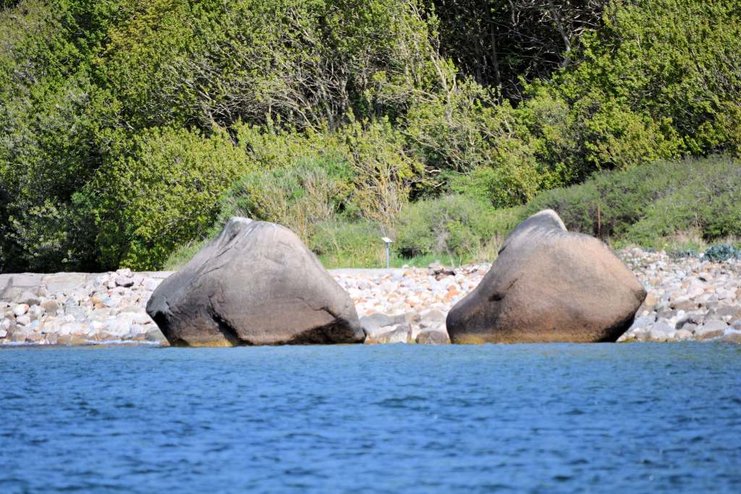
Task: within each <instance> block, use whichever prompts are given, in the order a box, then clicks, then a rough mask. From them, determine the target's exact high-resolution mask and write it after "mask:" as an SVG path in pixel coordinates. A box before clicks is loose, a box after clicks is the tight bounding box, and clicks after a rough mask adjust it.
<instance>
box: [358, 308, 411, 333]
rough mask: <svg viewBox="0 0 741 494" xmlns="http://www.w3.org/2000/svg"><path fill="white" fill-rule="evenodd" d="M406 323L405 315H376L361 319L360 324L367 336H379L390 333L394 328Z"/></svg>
mask: <svg viewBox="0 0 741 494" xmlns="http://www.w3.org/2000/svg"><path fill="white" fill-rule="evenodd" d="M405 322H406V316H405V315H404V314H396V315H388V314H381V313H374V314H370V315H367V316H365V317H361V318H360V324H361V326H362V327H363V330H364V331H365V334H366V336H378V335H381V334H383V333H387V332H389V331H390V328H391V327H392V326H396V325H398V324H403V323H405Z"/></svg>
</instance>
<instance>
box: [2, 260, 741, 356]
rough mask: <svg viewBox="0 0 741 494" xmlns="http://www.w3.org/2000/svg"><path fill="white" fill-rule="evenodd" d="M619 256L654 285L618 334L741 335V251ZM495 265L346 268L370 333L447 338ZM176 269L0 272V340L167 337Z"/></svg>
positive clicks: (404, 339)
mask: <svg viewBox="0 0 741 494" xmlns="http://www.w3.org/2000/svg"><path fill="white" fill-rule="evenodd" d="M617 254H618V256H619V257H620V258H621V259H622V260H623V261H624V262H625V263H626V264H627V265H628V266H629V267H630V268H631V269H632V270H633V272H634V273H635V274H636V276H637V277H638V279H639V280H640V281H641V283H642V284H643V286H644V287H645V288H646V291H647V292H648V296H647V297H646V300H645V302H644V304H643V305H642V306H641V308H640V309H639V310H638V313H637V314H636V319H635V322H634V324H633V326H632V327H631V328H630V330H628V331H627V332H626V333H625V334H624V335H623V336H622V337H621V338H620V340H619V341H625V342H630V341H656V342H671V341H690V340H701V341H708V340H717V341H726V342H733V343H741V300H740V298H741V260H739V259H731V260H728V261H725V262H720V263H718V262H710V261H707V260H704V259H702V258H698V257H681V258H673V257H670V256H668V255H667V254H665V253H663V252H647V251H644V250H641V249H637V248H633V249H625V250H621V251H618V252H617ZM489 268H490V265H488V264H480V265H469V266H463V267H460V268H455V269H450V268H445V267H443V266H441V265H431V266H430V267H429V268H401V269H389V270H386V269H339V270H332V271H330V273H331V274H332V275H333V276H334V278H335V279H336V280H337V281H338V283H339V284H340V285H341V286H342V287H343V288H344V289H345V290H347V292H348V293H349V295H350V297H351V298H352V300H353V302H354V303H355V306H356V308H357V311H358V315H359V316H360V317H361V322H362V323H363V326H364V328H365V330H366V333H367V334H368V337H367V338H366V343H429V344H440V343H447V342H448V341H449V340H448V337H447V332H446V331H445V317H446V315H447V313H448V311H449V310H450V308H451V307H452V306H453V305H454V304H455V303H456V302H457V301H458V300H460V299H461V298H462V297H463V296H464V295H465V294H466V293H468V292H470V291H471V290H473V289H474V288H475V287H476V286H477V285H478V283H479V282H480V281H481V278H482V277H483V276H484V275H485V274H486V272H487V271H488V270H489ZM170 274H172V273H171V272H142V273H135V272H131V271H130V270H128V269H121V270H118V271H116V272H110V273H97V274H90V273H54V274H34V273H23V274H4V275H0V310H1V311H2V317H1V318H0V345H29V344H30V345H55V344H56V345H89V344H116V343H120V344H152V345H166V344H167V342H166V341H165V339H164V337H163V336H162V333H161V332H160V331H159V329H158V328H157V326H156V325H155V324H154V322H153V321H152V319H151V318H150V317H149V316H148V315H147V313H146V312H145V310H144V307H145V305H146V302H147V300H148V299H149V296H150V295H151V293H152V291H153V290H154V289H155V288H156V287H157V286H158V285H159V284H160V283H161V282H162V280H163V279H165V278H166V277H168V276H169V275H170Z"/></svg>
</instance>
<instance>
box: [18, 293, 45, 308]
mask: <svg viewBox="0 0 741 494" xmlns="http://www.w3.org/2000/svg"><path fill="white" fill-rule="evenodd" d="M18 303H20V304H25V305H39V304H40V303H41V299H40V298H39V296H38V295H36V294H35V293H32V292H30V291H28V290H26V291H24V292H23V293H21V295H20V297H19V298H18Z"/></svg>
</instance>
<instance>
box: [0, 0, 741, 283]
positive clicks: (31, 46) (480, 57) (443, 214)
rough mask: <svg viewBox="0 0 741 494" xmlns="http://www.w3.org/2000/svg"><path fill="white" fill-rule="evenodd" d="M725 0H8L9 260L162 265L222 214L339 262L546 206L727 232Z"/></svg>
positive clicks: (483, 249)
mask: <svg viewBox="0 0 741 494" xmlns="http://www.w3.org/2000/svg"><path fill="white" fill-rule="evenodd" d="M740 30H741V21H740V19H739V11H738V8H737V7H736V2H732V1H730V0H722V1H718V2H712V3H707V2H686V1H682V0H658V1H654V0H651V1H649V0H631V1H625V0H598V1H590V2H576V3H574V2H570V3H569V2H567V3H563V2H561V3H558V2H530V1H520V0H514V1H507V2H504V1H498V0H477V1H473V2H456V1H453V2H449V1H440V0H403V1H400V2H399V1H396V0H364V1H355V0H321V1H317V2H303V1H299V0H279V1H275V0H250V1H249V2H248V1H241V0H239V1H235V2H229V3H228V5H227V4H225V3H224V2H221V1H212V0H207V1H199V2H194V1H191V0H153V1H150V0H147V1H144V0H134V1H131V0H99V1H94V2H93V1H89V0H8V1H2V2H0V272H3V273H11V272H24V271H33V272H58V271H82V272H102V271H115V270H117V269H119V268H129V269H132V270H136V271H143V270H161V269H163V268H165V266H168V267H169V266H174V265H177V263H178V262H181V261H182V260H183V259H184V258H187V257H188V253H189V252H193V251H195V250H197V246H198V245H200V244H199V243H200V242H203V241H205V240H206V239H208V238H210V237H211V236H212V235H213V234H214V233H215V231H217V230H218V229H220V227H221V226H222V225H223V224H224V223H225V219H227V218H229V217H232V216H245V217H249V218H253V219H257V220H265V221H271V222H274V223H279V224H282V225H285V226H287V227H289V228H290V229H291V230H292V231H294V232H295V233H296V234H297V235H298V236H299V237H300V238H301V240H302V241H303V242H304V243H305V244H306V245H307V246H309V248H310V249H312V250H313V251H314V252H315V253H317V254H318V255H319V256H320V258H321V259H322V261H323V262H324V263H325V265H326V266H327V267H337V266H343V267H352V266H377V265H379V264H381V262H382V261H381V259H379V257H380V256H382V249H380V248H378V247H379V240H380V237H382V236H386V237H390V238H392V239H393V240H394V243H393V244H392V248H393V249H394V252H393V254H394V259H395V263H396V264H397V265H400V264H409V263H411V264H418V265H422V266H425V265H427V264H428V263H429V261H431V260H434V259H441V260H444V261H445V262H446V263H450V264H467V263H470V262H475V261H483V260H486V261H489V262H490V261H491V260H492V259H493V258H494V255H495V253H496V251H497V245H498V242H499V241H500V240H501V239H502V238H503V236H504V234H505V233H506V232H507V231H508V230H509V229H510V228H511V227H513V226H514V225H515V224H517V222H518V221H519V220H521V219H522V218H524V217H526V216H528V214H530V213H532V212H533V211H535V210H540V209H544V208H548V207H550V208H553V209H554V210H556V211H557V212H558V214H559V215H561V217H562V218H563V219H564V221H565V222H566V223H567V227H568V228H569V230H573V231H585V232H587V233H591V234H593V235H596V236H598V237H600V238H602V239H605V240H609V241H610V242H611V244H612V245H613V246H614V247H617V248H619V247H622V246H624V245H628V244H632V243H635V244H638V245H641V246H643V247H647V248H654V249H666V250H672V249H674V250H684V249H687V248H693V249H695V250H705V249H706V248H707V247H708V245H707V244H708V243H710V244H712V243H718V242H720V243H731V244H733V243H734V242H735V243H736V245H738V244H737V242H738V238H739V237H740V236H741V233H740V232H739V228H741V226H740V225H741V221H740V219H739V214H741V213H739V209H740V208H739V207H738V204H739V200H738V190H741V187H740V186H739V173H741V172H740V171H739V170H740V168H741V167H740V166H739V161H738V157H739V154H740V153H741V127H739V126H740V125H741V106H739V103H738V102H739V101H741V94H739V92H740V88H741V79H740V78H741V65H740V64H741V60H740V59H739V57H738V53H741V31H740Z"/></svg>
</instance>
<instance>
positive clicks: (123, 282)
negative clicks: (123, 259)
mask: <svg viewBox="0 0 741 494" xmlns="http://www.w3.org/2000/svg"><path fill="white" fill-rule="evenodd" d="M115 283H116V286H118V287H123V288H129V287H132V286H134V279H133V278H131V277H127V276H120V275H119V276H116V278H115Z"/></svg>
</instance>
